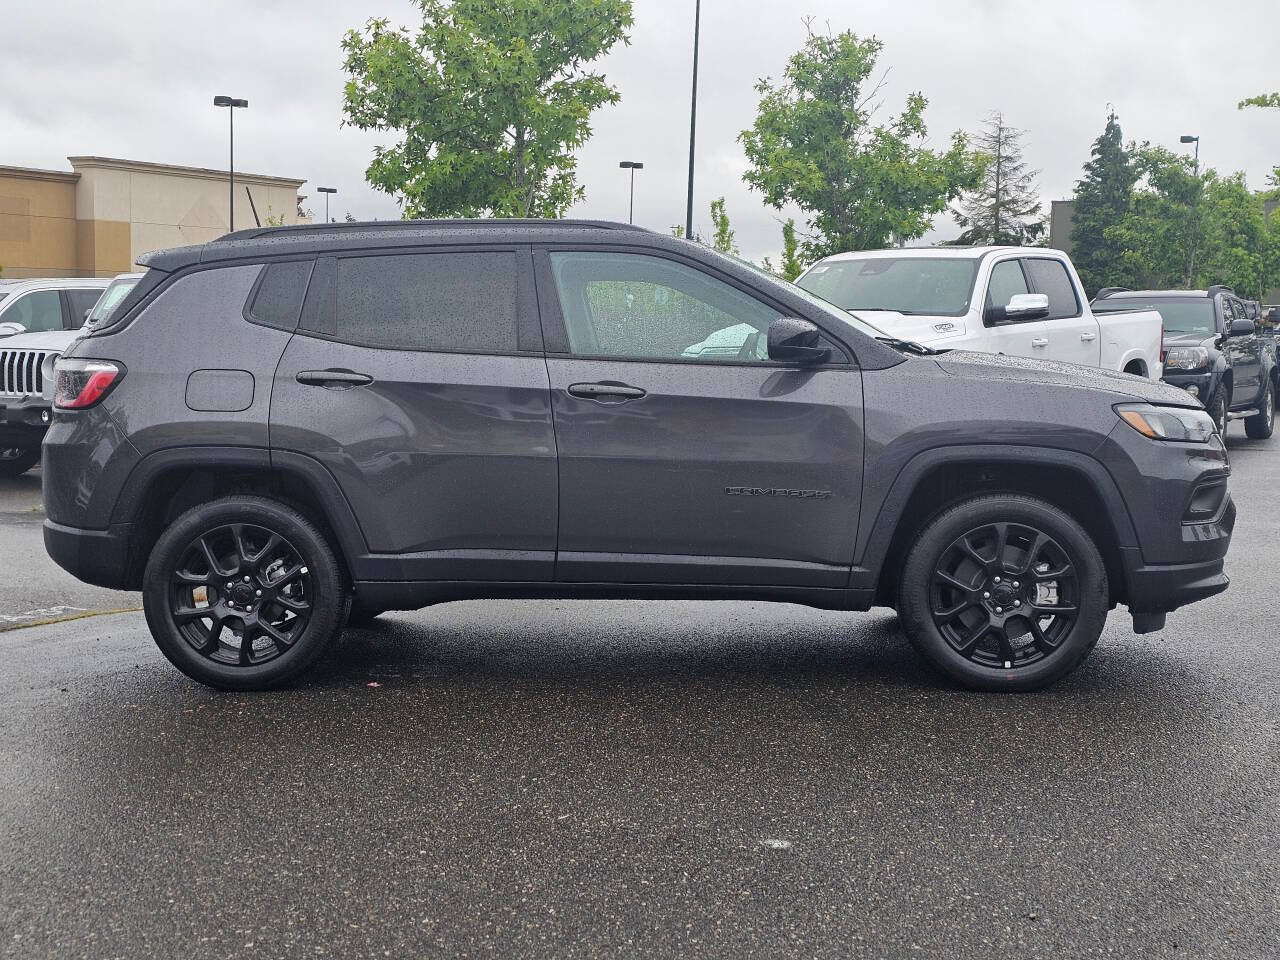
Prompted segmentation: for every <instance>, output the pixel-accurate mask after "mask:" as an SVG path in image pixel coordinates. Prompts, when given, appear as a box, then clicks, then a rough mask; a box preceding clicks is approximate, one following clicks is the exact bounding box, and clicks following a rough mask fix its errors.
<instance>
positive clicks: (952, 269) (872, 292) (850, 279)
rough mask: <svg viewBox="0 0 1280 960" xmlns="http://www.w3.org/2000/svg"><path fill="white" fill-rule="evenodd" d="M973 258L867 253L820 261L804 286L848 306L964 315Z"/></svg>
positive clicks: (802, 280) (803, 280)
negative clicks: (848, 257) (894, 255)
mask: <svg viewBox="0 0 1280 960" xmlns="http://www.w3.org/2000/svg"><path fill="white" fill-rule="evenodd" d="M977 273H978V261H977V259H975V258H971V257H865V258H861V259H854V258H850V259H843V258H842V259H840V260H828V261H826V262H825V263H818V264H814V266H813V267H812V268H810V270H809V271H808V272H807V273H806V274H805V275H804V276H803V277H801V278H800V279H799V281H797V282H798V284H799V285H800V286H801V287H803V288H804V289H806V290H808V291H809V292H810V293H815V294H817V295H818V296H820V297H822V299H824V300H828V301H830V302H831V303H834V304H835V305H836V306H837V307H843V308H844V309H845V310H893V311H896V312H898V313H904V314H908V315H911V314H921V315H923V316H942V317H958V316H960V315H961V314H963V313H964V312H965V311H966V310H968V309H969V297H970V296H971V295H972V293H973V280H974V277H976V276H977Z"/></svg>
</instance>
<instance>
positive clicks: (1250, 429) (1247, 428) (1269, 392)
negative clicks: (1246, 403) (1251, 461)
mask: <svg viewBox="0 0 1280 960" xmlns="http://www.w3.org/2000/svg"><path fill="white" fill-rule="evenodd" d="M1275 428H1276V389H1275V386H1274V384H1271V383H1268V384H1267V385H1266V386H1265V387H1263V388H1262V399H1261V400H1260V401H1259V403H1258V412H1257V413H1256V414H1255V415H1254V416H1252V417H1245V421H1244V432H1245V434H1246V435H1247V436H1248V437H1249V439H1250V440H1266V439H1267V438H1268V437H1270V436H1271V434H1272V432H1273V431H1274V430H1275Z"/></svg>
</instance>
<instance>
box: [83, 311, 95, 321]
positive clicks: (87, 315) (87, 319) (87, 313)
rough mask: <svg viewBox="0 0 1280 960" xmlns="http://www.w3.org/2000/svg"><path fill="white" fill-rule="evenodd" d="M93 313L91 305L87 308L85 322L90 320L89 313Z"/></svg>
mask: <svg viewBox="0 0 1280 960" xmlns="http://www.w3.org/2000/svg"><path fill="white" fill-rule="evenodd" d="M91 313H93V307H89V308H88V309H87V310H85V312H84V317H83V319H84V322H85V323H88V322H89V314H91Z"/></svg>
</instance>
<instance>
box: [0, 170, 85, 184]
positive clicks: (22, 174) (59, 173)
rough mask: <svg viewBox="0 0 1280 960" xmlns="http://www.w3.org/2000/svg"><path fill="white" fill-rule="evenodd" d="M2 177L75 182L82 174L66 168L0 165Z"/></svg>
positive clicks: (0, 175)
mask: <svg viewBox="0 0 1280 960" xmlns="http://www.w3.org/2000/svg"><path fill="white" fill-rule="evenodd" d="M0 177H17V178H18V179H20V180H56V181H58V182H59V183H75V182H76V181H77V180H79V179H80V174H78V173H75V172H74V171H72V172H70V173H68V172H67V171H66V170H40V169H38V168H36V167H7V166H0Z"/></svg>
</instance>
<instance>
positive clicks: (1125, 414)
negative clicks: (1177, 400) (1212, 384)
mask: <svg viewBox="0 0 1280 960" xmlns="http://www.w3.org/2000/svg"><path fill="white" fill-rule="evenodd" d="M1115 410H1116V413H1118V414H1119V415H1120V419H1121V420H1123V421H1124V422H1125V423H1127V424H1128V425H1129V426H1131V427H1133V429H1135V430H1137V431H1138V432H1139V433H1140V434H1142V435H1143V436H1144V437H1149V438H1150V439H1152V440H1181V441H1183V442H1190V443H1208V442H1209V439H1210V438H1211V437H1212V436H1213V435H1214V433H1215V432H1216V431H1217V426H1216V425H1215V424H1214V422H1213V417H1211V416H1209V413H1208V411H1206V410H1186V409H1183V408H1182V407H1155V406H1152V405H1151V404H1149V403H1122V404H1119V405H1118V406H1117V407H1116V408H1115Z"/></svg>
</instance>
